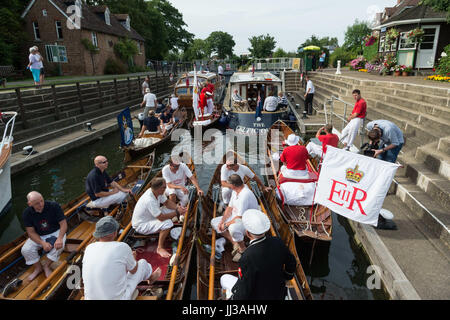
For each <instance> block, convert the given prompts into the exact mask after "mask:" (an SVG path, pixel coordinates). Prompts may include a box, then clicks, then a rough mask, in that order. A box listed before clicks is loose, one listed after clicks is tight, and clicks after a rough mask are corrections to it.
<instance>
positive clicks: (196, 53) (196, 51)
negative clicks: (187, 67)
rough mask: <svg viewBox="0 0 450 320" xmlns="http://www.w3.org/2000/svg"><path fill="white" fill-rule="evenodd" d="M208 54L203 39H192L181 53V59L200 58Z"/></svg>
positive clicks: (191, 59)
mask: <svg viewBox="0 0 450 320" xmlns="http://www.w3.org/2000/svg"><path fill="white" fill-rule="evenodd" d="M208 56H209V51H208V46H207V44H206V42H205V40H202V39H194V41H192V43H191V45H190V46H189V47H188V48H187V50H185V51H184V53H183V59H184V60H187V61H193V60H200V59H203V58H206V57H208Z"/></svg>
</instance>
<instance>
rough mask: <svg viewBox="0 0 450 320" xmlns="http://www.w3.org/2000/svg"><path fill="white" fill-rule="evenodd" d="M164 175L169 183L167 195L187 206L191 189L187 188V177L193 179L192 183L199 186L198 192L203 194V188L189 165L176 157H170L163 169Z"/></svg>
mask: <svg viewBox="0 0 450 320" xmlns="http://www.w3.org/2000/svg"><path fill="white" fill-rule="evenodd" d="M162 176H163V178H164V180H166V183H167V189H166V195H168V196H169V199H171V200H172V201H173V202H176V199H177V198H178V200H180V203H181V205H182V206H183V207H185V206H186V205H187V203H188V201H189V198H188V197H189V195H188V193H189V191H188V189H186V179H187V178H188V179H189V180H191V182H192V184H193V185H194V186H195V187H196V188H197V194H198V195H199V196H202V195H203V190H202V189H201V188H200V186H199V184H198V181H197V178H196V177H195V176H194V175H193V174H192V172H191V170H189V168H188V166H187V165H186V164H185V163H183V162H181V161H178V160H176V159H172V158H170V159H169V164H168V165H166V166H164V168H163V169H162Z"/></svg>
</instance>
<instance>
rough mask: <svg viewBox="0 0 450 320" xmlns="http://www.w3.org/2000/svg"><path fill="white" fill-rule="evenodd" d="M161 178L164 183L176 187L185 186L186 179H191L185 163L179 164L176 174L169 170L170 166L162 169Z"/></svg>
mask: <svg viewBox="0 0 450 320" xmlns="http://www.w3.org/2000/svg"><path fill="white" fill-rule="evenodd" d="M162 176H163V178H164V180H166V183H172V184H174V185H177V186H184V185H186V178H190V177H192V172H191V170H189V168H188V166H187V165H186V164H185V163H181V164H180V166H179V167H178V170H177V172H176V173H173V172H172V171H171V170H170V165H166V166H165V167H164V168H163V169H162Z"/></svg>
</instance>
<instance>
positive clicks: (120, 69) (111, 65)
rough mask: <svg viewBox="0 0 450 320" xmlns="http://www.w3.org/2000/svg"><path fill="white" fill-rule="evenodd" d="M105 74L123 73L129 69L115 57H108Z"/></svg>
mask: <svg viewBox="0 0 450 320" xmlns="http://www.w3.org/2000/svg"><path fill="white" fill-rule="evenodd" d="M103 73H104V74H123V73H127V69H126V68H125V67H124V65H123V64H122V63H120V62H118V61H117V60H115V59H112V58H108V60H106V63H105V69H104V71H103Z"/></svg>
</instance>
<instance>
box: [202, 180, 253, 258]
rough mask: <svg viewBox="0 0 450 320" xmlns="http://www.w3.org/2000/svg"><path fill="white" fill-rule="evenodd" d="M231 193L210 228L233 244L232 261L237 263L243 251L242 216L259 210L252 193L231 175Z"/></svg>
mask: <svg viewBox="0 0 450 320" xmlns="http://www.w3.org/2000/svg"><path fill="white" fill-rule="evenodd" d="M228 183H230V185H231V189H232V190H233V193H232V194H231V200H230V204H229V206H228V208H227V209H226V210H225V213H224V214H223V216H221V217H217V218H214V219H212V220H211V226H212V227H213V228H214V230H216V232H217V233H220V234H222V235H223V236H224V237H225V238H226V239H227V240H229V241H230V242H231V243H233V248H234V250H233V252H232V255H233V261H234V262H238V261H239V259H240V258H241V255H242V253H243V252H244V250H245V248H246V247H245V243H244V234H245V228H244V225H243V224H242V219H241V218H242V214H243V213H244V212H245V211H246V210H248V209H259V205H258V201H257V200H256V197H255V195H254V194H253V192H252V191H251V190H250V189H249V188H248V187H247V186H246V185H245V184H244V182H243V181H242V179H241V177H240V176H239V175H237V174H232V175H231V176H230V177H229V178H228Z"/></svg>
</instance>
